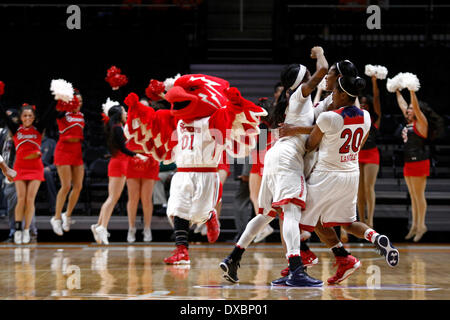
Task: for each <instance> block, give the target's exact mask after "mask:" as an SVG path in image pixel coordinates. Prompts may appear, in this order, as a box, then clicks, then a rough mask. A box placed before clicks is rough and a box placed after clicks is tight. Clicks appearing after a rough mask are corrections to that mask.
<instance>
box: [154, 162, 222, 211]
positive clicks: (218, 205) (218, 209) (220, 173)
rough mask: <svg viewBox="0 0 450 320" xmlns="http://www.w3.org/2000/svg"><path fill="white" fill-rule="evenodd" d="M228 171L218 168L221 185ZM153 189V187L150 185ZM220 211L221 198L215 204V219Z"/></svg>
mask: <svg viewBox="0 0 450 320" xmlns="http://www.w3.org/2000/svg"><path fill="white" fill-rule="evenodd" d="M227 177H228V172H227V171H225V170H219V179H220V183H221V184H222V186H223V185H224V184H225V181H226V180H227ZM152 189H153V187H152ZM221 211H222V199H220V201H219V202H218V203H217V205H216V213H217V219H219V218H220V213H221Z"/></svg>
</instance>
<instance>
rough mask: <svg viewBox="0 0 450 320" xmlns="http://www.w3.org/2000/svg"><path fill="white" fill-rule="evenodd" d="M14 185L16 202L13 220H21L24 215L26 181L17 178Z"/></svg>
mask: <svg viewBox="0 0 450 320" xmlns="http://www.w3.org/2000/svg"><path fill="white" fill-rule="evenodd" d="M14 184H15V186H16V194H17V204H16V208H15V211H14V215H15V220H16V221H23V218H24V215H25V199H26V197H27V182H26V181H23V180H18V181H16V182H14Z"/></svg>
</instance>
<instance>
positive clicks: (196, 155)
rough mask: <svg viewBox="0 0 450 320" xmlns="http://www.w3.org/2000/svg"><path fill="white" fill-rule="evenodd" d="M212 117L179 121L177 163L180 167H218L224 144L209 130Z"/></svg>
mask: <svg viewBox="0 0 450 320" xmlns="http://www.w3.org/2000/svg"><path fill="white" fill-rule="evenodd" d="M209 119H210V117H205V118H201V119H199V120H194V121H192V122H189V123H185V122H184V121H183V120H180V121H178V125H177V134H178V144H177V145H176V147H175V148H176V150H175V154H176V158H175V163H176V165H177V167H180V168H195V167H211V168H216V167H217V166H218V164H219V161H220V157H221V156H222V153H223V149H224V146H221V145H219V144H218V143H216V140H214V139H213V137H212V134H211V131H210V130H209Z"/></svg>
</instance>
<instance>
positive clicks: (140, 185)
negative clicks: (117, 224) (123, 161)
mask: <svg viewBox="0 0 450 320" xmlns="http://www.w3.org/2000/svg"><path fill="white" fill-rule="evenodd" d="M127 148H128V149H130V150H132V151H133V152H135V153H136V154H144V151H143V150H142V147H141V146H139V145H137V144H136V143H135V142H134V140H130V141H129V142H128V143H127ZM158 174H159V162H158V161H156V160H155V159H154V158H153V157H152V156H151V155H148V160H146V161H144V160H141V159H140V158H137V157H132V158H131V157H128V166H127V171H126V176H127V189H128V202H127V213H128V236H127V241H128V242H129V243H133V242H134V241H136V213H137V209H138V204H139V199H140V200H141V203H142V212H143V215H144V231H143V235H144V242H150V241H152V232H151V229H150V225H151V222H152V214H153V202H152V195H153V187H154V185H155V181H157V180H159V177H158Z"/></svg>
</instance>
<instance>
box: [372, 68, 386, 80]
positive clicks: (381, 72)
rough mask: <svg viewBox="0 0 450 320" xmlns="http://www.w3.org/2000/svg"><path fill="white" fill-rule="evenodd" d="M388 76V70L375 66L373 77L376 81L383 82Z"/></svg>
mask: <svg viewBox="0 0 450 320" xmlns="http://www.w3.org/2000/svg"><path fill="white" fill-rule="evenodd" d="M387 74H388V69H387V68H386V67H383V66H378V65H377V66H375V76H376V77H377V79H380V80H384V79H386V76H387Z"/></svg>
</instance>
